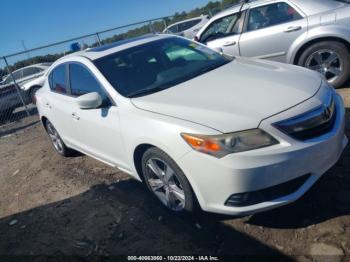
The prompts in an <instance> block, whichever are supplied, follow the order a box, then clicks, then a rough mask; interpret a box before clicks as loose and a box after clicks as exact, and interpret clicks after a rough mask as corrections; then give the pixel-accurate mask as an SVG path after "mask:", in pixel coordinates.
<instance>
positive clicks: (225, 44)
mask: <svg viewBox="0 0 350 262" xmlns="http://www.w3.org/2000/svg"><path fill="white" fill-rule="evenodd" d="M235 44H237V42H236V41H228V42H225V43H224V46H231V45H235Z"/></svg>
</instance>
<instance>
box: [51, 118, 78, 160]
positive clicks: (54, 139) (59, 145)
mask: <svg viewBox="0 0 350 262" xmlns="http://www.w3.org/2000/svg"><path fill="white" fill-rule="evenodd" d="M45 127H46V132H47V134H48V135H49V137H50V139H51V143H52V145H53V147H54V149H55V150H56V152H57V153H58V154H60V155H61V156H64V157H68V156H71V155H72V152H73V150H71V149H70V148H68V147H67V146H66V145H65V144H64V142H63V140H62V138H61V137H60V135H59V134H58V132H57V130H56V129H55V127H54V126H53V125H52V123H51V122H50V121H49V120H47V121H46V123H45Z"/></svg>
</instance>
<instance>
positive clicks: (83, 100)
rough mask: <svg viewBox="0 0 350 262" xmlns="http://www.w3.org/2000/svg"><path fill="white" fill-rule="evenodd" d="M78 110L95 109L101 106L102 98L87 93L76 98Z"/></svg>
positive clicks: (96, 94) (95, 93) (94, 93)
mask: <svg viewBox="0 0 350 262" xmlns="http://www.w3.org/2000/svg"><path fill="white" fill-rule="evenodd" d="M77 104H78V106H79V108H80V109H96V108H98V107H100V106H101V105H102V98H101V96H100V95H99V94H98V93H97V92H92V93H88V94H85V95H82V96H79V97H77Z"/></svg>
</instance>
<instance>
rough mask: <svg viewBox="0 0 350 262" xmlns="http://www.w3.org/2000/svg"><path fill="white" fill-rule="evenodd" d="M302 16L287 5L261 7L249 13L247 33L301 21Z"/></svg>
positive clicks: (278, 4) (277, 4)
mask: <svg viewBox="0 0 350 262" xmlns="http://www.w3.org/2000/svg"><path fill="white" fill-rule="evenodd" d="M301 18H302V16H301V15H300V14H299V13H298V12H297V11H296V10H295V9H294V8H293V7H291V6H290V5H288V4H287V3H282V2H281V3H275V4H270V5H265V6H260V7H257V8H254V9H252V10H251V11H250V12H249V19H248V27H247V31H253V30H258V29H262V28H266V27H269V26H274V25H278V24H283V23H287V22H291V21H294V20H298V19H301Z"/></svg>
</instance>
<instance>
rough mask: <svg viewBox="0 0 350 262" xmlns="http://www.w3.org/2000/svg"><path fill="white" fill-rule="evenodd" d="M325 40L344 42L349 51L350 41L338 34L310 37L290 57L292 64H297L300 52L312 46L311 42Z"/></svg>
mask: <svg viewBox="0 0 350 262" xmlns="http://www.w3.org/2000/svg"><path fill="white" fill-rule="evenodd" d="M325 41H335V42H339V43H343V44H345V46H346V47H347V49H348V51H349V52H350V42H349V41H348V40H346V39H344V38H342V37H339V36H322V37H317V38H314V39H311V40H309V41H307V42H305V43H303V45H301V46H300V47H299V48H298V51H297V52H296V53H295V55H294V58H293V59H292V64H294V65H297V64H298V61H299V59H300V57H301V55H302V53H303V52H304V51H305V50H306V49H307V48H308V47H310V46H312V45H313V44H316V43H319V42H325Z"/></svg>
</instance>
